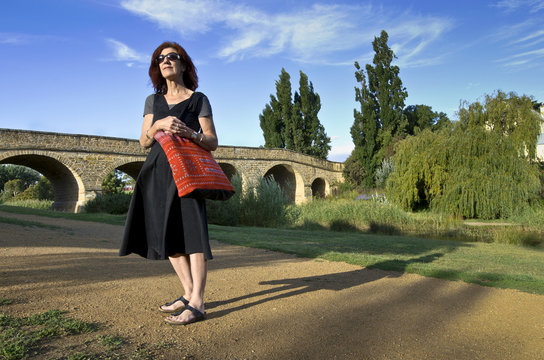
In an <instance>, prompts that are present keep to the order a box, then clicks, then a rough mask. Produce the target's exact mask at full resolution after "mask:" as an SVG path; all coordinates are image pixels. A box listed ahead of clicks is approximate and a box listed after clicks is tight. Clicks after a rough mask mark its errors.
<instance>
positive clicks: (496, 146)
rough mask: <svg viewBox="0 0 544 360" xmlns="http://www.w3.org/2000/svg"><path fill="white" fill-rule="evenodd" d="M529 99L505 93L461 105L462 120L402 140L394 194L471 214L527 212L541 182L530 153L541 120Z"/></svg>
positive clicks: (414, 204)
mask: <svg viewBox="0 0 544 360" xmlns="http://www.w3.org/2000/svg"><path fill="white" fill-rule="evenodd" d="M528 99H529V98H528V97H525V96H523V97H518V96H516V95H515V94H513V93H511V94H510V95H509V96H505V94H504V93H502V92H500V91H499V92H497V93H496V94H495V95H494V96H486V101H485V104H481V103H479V102H475V103H473V104H467V103H465V104H463V105H462V107H461V108H460V110H459V122H458V123H455V124H453V125H452V126H449V127H445V128H443V129H442V130H440V131H437V132H431V131H430V129H426V130H424V131H422V132H421V133H420V134H418V135H417V136H409V137H408V138H406V139H405V140H403V141H402V142H400V143H399V144H398V146H397V148H396V154H395V156H394V163H395V170H394V171H393V173H392V174H391V176H390V177H389V179H388V182H387V190H388V194H389V198H390V199H391V200H393V201H395V202H397V203H399V204H401V205H402V206H403V207H404V208H406V209H409V210H415V209H420V208H429V207H430V208H434V209H436V210H439V211H442V212H446V213H449V214H453V215H457V216H463V217H467V218H483V219H494V218H507V217H509V216H511V215H513V214H515V213H517V212H519V211H520V210H522V209H523V208H524V207H526V206H527V205H528V204H529V203H530V201H532V200H533V199H536V197H537V196H538V193H539V191H540V188H541V184H540V180H539V171H538V166H537V165H536V164H535V163H534V162H532V157H531V156H530V155H525V154H532V153H534V151H535V147H536V142H531V141H533V140H532V139H536V136H537V135H538V131H539V128H538V125H539V123H540V119H539V117H538V116H536V115H537V114H535V113H534V111H532V104H531V102H530V101H527V100H528ZM521 114H523V116H526V117H524V118H521V117H520V116H521ZM514 118H515V119H517V121H514V122H513V123H510V125H507V124H508V123H509V122H510V121H512V119H514ZM508 119H510V120H508Z"/></svg>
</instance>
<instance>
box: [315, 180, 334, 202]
mask: <svg viewBox="0 0 544 360" xmlns="http://www.w3.org/2000/svg"><path fill="white" fill-rule="evenodd" d="M329 191H330V188H329V184H328V183H327V181H326V180H325V179H323V178H321V177H317V178H315V179H314V180H313V181H312V197H313V198H324V197H325V196H327V195H328V194H329Z"/></svg>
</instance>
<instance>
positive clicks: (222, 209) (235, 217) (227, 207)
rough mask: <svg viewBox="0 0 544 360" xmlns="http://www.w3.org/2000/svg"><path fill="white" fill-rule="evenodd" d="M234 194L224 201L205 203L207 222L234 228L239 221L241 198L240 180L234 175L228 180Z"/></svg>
mask: <svg viewBox="0 0 544 360" xmlns="http://www.w3.org/2000/svg"><path fill="white" fill-rule="evenodd" d="M230 183H231V184H232V186H233V187H234V190H235V191H236V193H235V194H234V195H233V196H232V197H231V198H230V199H228V200H226V201H213V200H207V201H206V212H207V215H208V222H210V223H212V224H217V225H229V226H235V225H238V224H239V221H240V210H241V206H242V204H241V197H242V178H241V176H240V175H238V174H235V175H234V176H232V178H231V179H230Z"/></svg>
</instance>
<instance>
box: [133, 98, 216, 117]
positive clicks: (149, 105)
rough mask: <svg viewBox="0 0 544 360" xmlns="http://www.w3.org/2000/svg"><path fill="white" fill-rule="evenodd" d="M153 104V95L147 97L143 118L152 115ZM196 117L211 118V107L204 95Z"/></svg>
mask: <svg viewBox="0 0 544 360" xmlns="http://www.w3.org/2000/svg"><path fill="white" fill-rule="evenodd" d="M154 103H155V94H151V95H149V96H148V97H147V98H146V99H145V106H144V116H145V115H147V114H153V104H154ZM176 105H177V104H168V107H169V108H170V109H172V108H173V107H174V106H176ZM198 117H199V118H200V117H212V106H211V105H210V101H209V100H208V97H207V96H206V95H203V96H202V102H201V108H200V112H199V114H198Z"/></svg>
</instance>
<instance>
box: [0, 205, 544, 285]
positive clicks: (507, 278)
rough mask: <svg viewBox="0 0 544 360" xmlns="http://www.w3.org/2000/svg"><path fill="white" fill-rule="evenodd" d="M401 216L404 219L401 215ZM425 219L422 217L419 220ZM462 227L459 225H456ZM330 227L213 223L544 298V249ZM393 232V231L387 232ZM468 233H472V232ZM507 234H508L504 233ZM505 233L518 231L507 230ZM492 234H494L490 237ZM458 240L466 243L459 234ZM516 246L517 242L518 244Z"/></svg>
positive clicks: (279, 244) (218, 232)
mask: <svg viewBox="0 0 544 360" xmlns="http://www.w3.org/2000/svg"><path fill="white" fill-rule="evenodd" d="M0 210H1V211H11V212H18V213H21V212H22V213H29V214H34V215H42V216H53V217H61V218H68V219H76V220H85V221H98V222H105V223H108V224H115V225H123V224H124V216H119V215H108V214H69V213H60V212H52V211H43V210H36V209H25V208H9V207H7V206H0ZM399 216H400V215H399ZM418 217H419V219H417V218H418ZM428 217H429V215H427V214H416V215H414V216H413V218H416V220H413V219H412V220H406V222H405V223H406V224H410V223H411V222H412V221H419V222H420V223H421V222H425V221H426V222H428V223H429V224H431V225H428V226H429V228H432V227H433V226H436V227H442V228H446V229H447V228H448V226H450V225H449V223H448V219H445V220H442V221H443V223H441V224H437V223H438V220H436V219H434V218H431V220H429V219H428ZM455 224H456V223H455ZM323 229H324V227H312V229H311V230H305V229H303V228H302V229H274V228H256V227H227V226H218V225H210V236H211V238H213V239H216V240H219V241H223V242H227V243H231V244H235V245H242V246H248V247H256V248H263V249H269V250H273V251H280V252H284V253H290V254H295V255H297V256H302V257H310V258H321V259H327V260H332V261H344V262H347V263H350V264H355V265H360V266H368V267H375V268H380V269H384V270H395V271H403V272H410V273H416V274H420V275H423V276H432V277H438V278H443V279H449V280H462V281H466V282H469V283H476V284H480V285H485V286H493V287H500V288H512V289H518V290H521V291H526V292H530V293H536V294H544V250H543V249H542V245H541V246H540V247H536V248H535V247H533V248H531V247H522V246H513V245H510V244H508V241H504V242H505V243H480V242H466V241H465V242H463V241H450V240H440V239H436V238H432V237H417V236H402V235H400V234H399V233H398V232H394V231H393V232H392V234H394V235H384V234H374V233H370V232H371V231H370V230H368V231H367V232H364V231H361V230H359V229H354V230H353V231H351V232H350V231H347V232H337V231H330V230H323ZM386 230H387V229H386ZM469 230H470V231H473V232H474V233H475V234H476V235H477V233H478V232H480V233H482V234H481V236H484V235H485V236H493V235H492V233H493V231H492V230H490V228H486V227H473V228H470V229H469ZM467 231H468V230H467ZM500 231H501V234H502V230H500ZM505 231H510V232H512V231H514V232H515V233H516V236H517V237H518V235H517V230H515V229H514V230H512V229H511V228H508V227H506V229H505ZM489 234H491V235H489ZM454 235H455V236H452V238H454V239H458V240H459V239H462V238H463V237H462V234H461V235H460V234H458V233H455V234H454ZM512 242H514V241H512Z"/></svg>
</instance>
